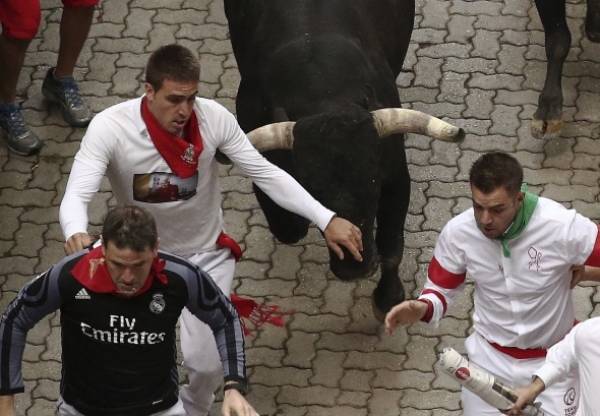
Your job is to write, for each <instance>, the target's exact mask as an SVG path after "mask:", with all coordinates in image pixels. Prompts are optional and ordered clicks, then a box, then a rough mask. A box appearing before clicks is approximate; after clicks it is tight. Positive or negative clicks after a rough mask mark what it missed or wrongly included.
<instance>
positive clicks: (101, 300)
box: [0, 206, 257, 416]
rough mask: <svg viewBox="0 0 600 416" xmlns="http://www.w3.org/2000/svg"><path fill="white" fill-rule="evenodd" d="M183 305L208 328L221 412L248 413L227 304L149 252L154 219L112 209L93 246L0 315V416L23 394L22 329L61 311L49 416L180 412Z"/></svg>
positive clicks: (176, 263)
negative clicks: (219, 367) (218, 372)
mask: <svg viewBox="0 0 600 416" xmlns="http://www.w3.org/2000/svg"><path fill="white" fill-rule="evenodd" d="M184 307H187V308H188V310H190V311H191V312H192V313H193V314H194V315H196V316H197V317H198V318H199V319H200V320H202V321H204V322H205V323H207V324H208V325H209V326H210V327H211V329H212V331H213V334H214V337H215V340H216V343H217V345H218V347H219V348H218V350H219V353H220V356H221V361H222V363H223V369H224V375H225V387H224V389H225V393H224V401H223V411H222V413H223V415H224V416H234V415H236V416H255V415H257V413H256V412H255V411H254V409H253V408H252V406H250V405H249V404H248V402H247V401H246V400H245V399H244V397H243V393H245V388H246V369H245V356H244V339H243V335H242V330H241V326H240V321H239V318H238V315H237V313H236V311H235V308H234V307H233V306H232V304H231V303H230V302H229V300H228V299H227V297H226V296H224V295H223V293H222V292H221V291H220V290H219V288H218V287H217V286H216V285H215V284H214V283H213V281H212V280H211V278H210V277H209V276H208V275H207V274H206V273H204V272H202V271H201V270H200V269H198V268H197V267H196V266H194V265H193V264H191V263H189V262H188V261H186V260H184V259H182V258H179V257H176V256H173V255H170V254H167V253H164V252H159V251H158V236H157V231H156V224H155V222H154V219H153V217H152V216H151V215H150V214H149V213H148V212H147V211H145V210H144V209H142V208H139V207H133V206H126V207H119V208H115V209H113V210H111V211H110V212H109V213H108V215H107V216H106V219H105V221H104V225H103V230H102V245H101V246H99V247H97V248H95V249H92V250H90V251H83V252H79V253H77V254H74V255H72V256H69V257H66V258H64V259H63V260H61V261H60V262H59V263H57V264H56V265H54V266H53V267H51V268H50V269H49V270H48V271H47V272H45V273H43V274H42V275H40V276H38V277H37V278H35V279H34V280H33V281H31V282H30V283H28V284H27V285H26V286H25V287H24V288H23V289H22V290H21V291H20V293H19V295H18V296H17V297H16V298H15V299H14V300H13V301H12V302H11V303H10V304H9V305H8V307H7V309H6V311H5V312H4V313H3V315H2V317H1V318H0V373H1V374H0V415H3V416H12V415H14V414H15V410H14V394H15V393H19V392H23V391H24V387H23V378H22V374H21V360H22V356H23V350H24V348H25V339H26V335H27V331H28V330H29V329H31V328H32V327H33V326H34V325H35V323H36V322H38V321H39V320H41V319H42V318H43V317H44V316H46V315H48V314H50V313H52V312H53V311H55V310H57V309H60V312H61V315H60V318H61V319H60V322H61V330H62V381H61V384H60V399H59V401H58V415H61V416H66V415H69V416H78V415H89V416H92V415H153V416H157V415H160V416H181V415H185V411H184V410H183V405H182V403H181V401H180V399H179V395H178V389H179V386H178V376H177V367H176V362H175V359H176V358H175V357H176V355H177V354H176V343H175V325H176V323H177V319H178V318H179V314H180V313H181V310H182V309H183V308H184Z"/></svg>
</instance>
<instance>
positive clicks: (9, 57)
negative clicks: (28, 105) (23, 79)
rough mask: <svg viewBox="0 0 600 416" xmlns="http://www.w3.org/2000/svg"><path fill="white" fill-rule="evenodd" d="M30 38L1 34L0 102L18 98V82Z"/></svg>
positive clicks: (12, 100)
mask: <svg viewBox="0 0 600 416" xmlns="http://www.w3.org/2000/svg"><path fill="white" fill-rule="evenodd" d="M30 42H31V40H30V39H26V40H23V39H14V38H9V37H6V36H4V35H0V103H4V104H6V103H12V102H14V101H15V99H16V94H17V82H18V80H19V74H20V73H21V68H22V67H23V61H24V59H25V52H27V48H28V47H29V43H30Z"/></svg>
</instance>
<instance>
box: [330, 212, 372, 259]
mask: <svg viewBox="0 0 600 416" xmlns="http://www.w3.org/2000/svg"><path fill="white" fill-rule="evenodd" d="M323 234H324V235H325V241H326V242H327V247H329V248H330V249H331V250H332V251H333V252H334V253H335V254H337V256H338V257H339V258H340V260H344V251H343V250H342V248H341V247H340V244H341V245H342V246H344V247H346V248H347V249H348V251H349V252H350V253H351V254H352V257H354V259H355V260H356V261H362V260H363V258H362V255H361V254H360V252H361V251H362V250H363V245H362V233H361V232H360V228H358V227H357V226H356V225H354V224H352V223H351V222H350V221H348V220H345V219H343V218H340V217H336V216H334V217H333V218H332V219H331V221H329V224H327V228H325V231H323Z"/></svg>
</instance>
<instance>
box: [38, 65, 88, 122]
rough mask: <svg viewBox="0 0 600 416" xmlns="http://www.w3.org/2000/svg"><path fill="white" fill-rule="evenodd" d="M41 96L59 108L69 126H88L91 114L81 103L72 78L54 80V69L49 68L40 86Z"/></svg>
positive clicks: (77, 88) (81, 100)
mask: <svg viewBox="0 0 600 416" xmlns="http://www.w3.org/2000/svg"><path fill="white" fill-rule="evenodd" d="M42 94H44V97H46V99H47V100H48V101H50V102H52V103H54V104H57V105H59V106H60V107H61V110H62V114H63V117H64V119H65V121H66V122H67V123H69V124H70V125H71V126H73V127H86V126H87V125H88V124H90V120H91V119H92V112H91V111H90V109H89V107H88V106H87V105H86V104H85V103H84V102H83V99H82V98H81V94H79V87H78V86H77V83H76V82H75V80H74V79H73V77H64V78H58V79H57V78H54V68H50V69H49V70H48V73H47V74H46V78H45V79H44V83H43V84H42Z"/></svg>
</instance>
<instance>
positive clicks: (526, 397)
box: [508, 377, 546, 416]
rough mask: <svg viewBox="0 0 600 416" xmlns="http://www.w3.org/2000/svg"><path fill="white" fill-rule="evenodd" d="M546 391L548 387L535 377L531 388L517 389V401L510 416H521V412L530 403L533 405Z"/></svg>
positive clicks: (530, 385)
mask: <svg viewBox="0 0 600 416" xmlns="http://www.w3.org/2000/svg"><path fill="white" fill-rule="evenodd" d="M545 389H546V385H545V384H544V382H543V381H542V380H541V379H540V378H538V377H534V379H533V381H532V382H531V384H529V386H527V387H521V388H518V389H516V394H517V401H516V402H515V405H514V406H513V407H512V408H511V409H510V410H509V411H508V414H509V415H511V416H519V415H520V414H521V410H523V408H524V407H525V406H526V405H528V404H529V403H533V402H534V401H535V399H536V398H537V396H539V395H540V394H541V393H542V392H543V391H544V390H545Z"/></svg>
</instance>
